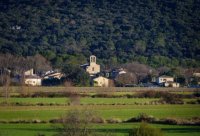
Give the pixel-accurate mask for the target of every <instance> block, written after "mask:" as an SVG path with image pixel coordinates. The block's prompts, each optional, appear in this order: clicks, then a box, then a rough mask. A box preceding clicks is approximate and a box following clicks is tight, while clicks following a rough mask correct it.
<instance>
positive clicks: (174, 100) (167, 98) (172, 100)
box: [161, 93, 184, 104]
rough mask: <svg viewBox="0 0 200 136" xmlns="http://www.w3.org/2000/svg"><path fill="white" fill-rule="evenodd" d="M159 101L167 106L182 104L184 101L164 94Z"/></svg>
mask: <svg viewBox="0 0 200 136" xmlns="http://www.w3.org/2000/svg"><path fill="white" fill-rule="evenodd" d="M161 101H164V102H166V103H168V104H184V101H183V100H182V99H181V98H179V97H178V96H177V95H174V94H170V93H169V94H166V95H164V96H163V97H162V99H161Z"/></svg>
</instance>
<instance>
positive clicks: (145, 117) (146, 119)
mask: <svg viewBox="0 0 200 136" xmlns="http://www.w3.org/2000/svg"><path fill="white" fill-rule="evenodd" d="M154 120H155V118H154V117H153V116H149V115H147V114H146V113H140V114H139V115H138V116H137V117H134V118H131V119H129V120H127V121H126V122H143V121H144V122H153V121H154Z"/></svg>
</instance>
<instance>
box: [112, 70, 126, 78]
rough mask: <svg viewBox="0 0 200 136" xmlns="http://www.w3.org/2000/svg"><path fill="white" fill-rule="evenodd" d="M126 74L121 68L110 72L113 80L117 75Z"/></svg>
mask: <svg viewBox="0 0 200 136" xmlns="http://www.w3.org/2000/svg"><path fill="white" fill-rule="evenodd" d="M126 73H127V72H126V71H125V69H123V68H117V69H113V70H112V71H111V78H112V79H115V78H116V77H117V76H118V75H122V74H126Z"/></svg>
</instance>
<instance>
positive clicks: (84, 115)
mask: <svg viewBox="0 0 200 136" xmlns="http://www.w3.org/2000/svg"><path fill="white" fill-rule="evenodd" d="M92 118H93V114H92V113H91V112H90V111H87V110H86V111H79V110H72V111H69V112H68V114H67V115H66V116H64V117H63V118H62V126H63V127H62V129H61V132H59V133H58V134H57V135H56V136H92V133H93V131H92V130H91V129H90V128H91V126H90V123H91V121H92Z"/></svg>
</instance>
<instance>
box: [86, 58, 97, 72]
mask: <svg viewBox="0 0 200 136" xmlns="http://www.w3.org/2000/svg"><path fill="white" fill-rule="evenodd" d="M86 71H87V72H88V73H89V74H90V75H95V74H97V73H99V72H100V65H98V64H96V56H94V55H91V56H90V64H89V66H87V68H86Z"/></svg>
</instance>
